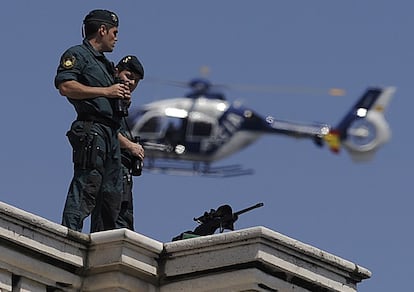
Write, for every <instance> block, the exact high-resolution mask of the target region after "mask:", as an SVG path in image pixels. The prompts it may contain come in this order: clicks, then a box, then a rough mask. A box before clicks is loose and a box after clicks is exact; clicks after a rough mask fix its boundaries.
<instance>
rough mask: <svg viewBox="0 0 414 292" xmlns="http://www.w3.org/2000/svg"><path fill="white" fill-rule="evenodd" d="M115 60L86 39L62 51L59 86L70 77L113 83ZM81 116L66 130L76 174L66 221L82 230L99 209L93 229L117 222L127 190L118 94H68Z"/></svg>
mask: <svg viewBox="0 0 414 292" xmlns="http://www.w3.org/2000/svg"><path fill="white" fill-rule="evenodd" d="M113 70H114V68H113V64H112V63H111V62H109V61H108V59H106V57H105V56H104V54H103V53H100V52H97V51H96V50H95V49H94V48H93V47H92V46H91V45H90V43H89V42H88V41H87V40H86V39H85V40H84V41H83V43H82V44H81V45H78V46H74V47H71V48H69V49H68V50H67V51H66V52H64V54H63V55H62V57H61V62H60V65H59V67H58V70H57V75H56V77H55V86H56V88H58V87H59V85H60V84H61V83H62V82H64V81H68V80H76V81H78V82H80V83H82V84H84V85H88V86H98V87H99V86H100V87H107V86H110V85H112V84H114V78H113V76H114V71H113ZM68 100H69V102H70V103H71V104H72V105H73V106H74V108H75V110H76V112H77V114H78V117H77V119H76V120H75V121H74V122H73V123H72V126H71V129H70V130H69V131H68V132H67V136H68V138H69V141H70V144H71V146H72V148H73V163H74V176H73V179H72V182H71V184H70V188H69V192H68V195H67V199H66V203H65V207H64V211H63V218H62V224H63V225H65V226H67V227H69V228H71V229H73V230H76V231H82V227H83V220H84V219H85V218H86V217H87V216H88V215H90V213H91V212H92V210H93V212H95V213H97V214H100V216H101V217H102V220H101V221H100V222H101V224H99V226H91V231H92V232H95V231H100V230H108V229H114V228H116V219H117V217H118V214H119V211H120V201H121V194H122V170H121V156H120V146H119V141H118V133H119V127H120V117H117V116H116V115H115V114H114V111H113V109H114V102H115V99H108V98H106V97H95V98H91V99H83V100H75V99H71V98H68Z"/></svg>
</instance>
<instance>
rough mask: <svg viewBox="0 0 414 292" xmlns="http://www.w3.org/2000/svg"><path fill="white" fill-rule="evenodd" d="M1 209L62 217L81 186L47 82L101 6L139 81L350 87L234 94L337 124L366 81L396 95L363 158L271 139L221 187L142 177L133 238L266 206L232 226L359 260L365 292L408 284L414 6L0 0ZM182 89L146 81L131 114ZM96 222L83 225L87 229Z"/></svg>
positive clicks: (352, 1) (162, 237) (172, 232)
mask: <svg viewBox="0 0 414 292" xmlns="http://www.w3.org/2000/svg"><path fill="white" fill-rule="evenodd" d="M0 6H1V8H2V11H3V13H2V17H1V18H0V27H1V30H2V34H1V36H2V39H3V41H2V45H1V46H0V54H1V56H2V57H3V59H2V68H3V70H2V72H3V73H2V78H1V81H0V84H1V85H2V86H1V88H2V107H1V108H2V114H1V116H0V121H1V122H0V131H1V133H2V134H3V138H2V139H1V141H2V143H1V151H0V163H1V168H0V174H1V184H0V200H2V201H4V202H6V203H8V204H11V205H14V206H16V207H18V208H21V209H23V210H26V211H28V212H31V213H34V214H37V215H40V216H42V217H45V218H47V219H49V220H51V221H53V222H57V223H59V222H60V219H61V213H62V209H63V204H64V201H65V198H66V193H67V188H68V185H69V182H70V179H71V176H72V165H71V157H70V151H71V150H70V146H69V144H68V142H67V140H66V137H65V133H66V131H67V129H68V128H69V126H70V123H71V122H72V120H73V119H74V117H75V112H74V110H73V108H72V106H71V105H70V104H69V103H68V102H67V101H66V99H65V98H64V97H61V96H60V95H59V94H58V92H57V91H56V90H55V88H54V86H53V78H54V75H55V72H56V68H57V65H58V62H59V57H60V55H61V54H62V52H63V51H64V50H65V49H66V48H68V47H69V46H72V45H75V44H79V43H80V42H81V22H82V19H83V18H84V16H85V15H86V14H87V13H88V12H89V11H90V10H92V9H95V8H106V9H110V10H113V11H115V12H116V13H117V14H118V15H119V18H120V32H119V41H118V44H117V46H116V49H115V51H114V52H113V53H111V54H108V55H107V56H108V58H109V59H111V60H114V61H118V60H119V59H120V58H121V57H123V56H124V55H126V54H135V55H138V56H139V57H140V59H141V60H142V62H143V64H144V67H145V72H146V76H148V77H153V78H158V79H164V80H166V79H168V80H181V81H186V80H188V79H190V78H192V77H197V76H198V75H199V69H200V67H201V66H208V67H209V68H210V71H211V72H210V75H209V78H210V79H211V81H212V82H217V83H229V84H246V85H256V86H287V87H291V86H300V87H308V88H329V87H341V88H344V89H346V91H347V95H346V96H343V97H331V96H328V95H324V94H320V95H317V94H282V93H263V92H262V93H257V92H233V91H229V92H226V95H227V98H228V99H229V100H242V101H243V102H244V104H245V105H248V106H250V107H251V108H252V109H254V110H256V111H257V112H258V113H261V114H262V115H268V114H269V115H273V116H274V117H276V118H280V119H288V120H297V121H310V122H313V121H318V122H326V123H329V124H335V123H337V122H338V121H339V120H340V118H341V117H342V116H343V115H344V114H345V112H346V111H347V110H348V109H349V107H350V106H351V105H352V104H353V103H354V102H355V100H356V99H357V98H358V97H359V95H360V94H362V93H363V91H364V90H365V88H366V87H368V86H372V85H379V86H386V85H393V86H396V87H397V93H396V96H395V98H394V100H393V101H392V103H391V104H390V107H389V110H388V112H387V113H386V117H387V120H388V121H389V123H390V125H391V128H392V130H393V137H392V140H391V141H390V142H389V143H388V144H387V145H385V146H384V147H383V148H381V149H380V150H379V152H378V153H377V155H376V157H375V159H374V160H373V161H371V162H369V163H366V164H355V163H353V162H352V161H351V159H350V157H349V156H348V155H347V153H345V152H343V153H341V154H340V155H338V156H336V155H334V154H332V153H330V152H329V151H328V150H327V149H326V148H323V149H319V148H317V147H315V146H314V145H313V143H312V142H311V141H306V140H295V139H290V138H286V137H282V136H265V137H263V138H262V139H260V140H259V141H258V142H257V143H256V144H254V145H252V146H250V147H249V148H247V149H245V150H243V151H241V152H240V153H237V154H236V155H234V156H231V157H230V158H228V159H226V160H224V161H221V162H220V164H234V163H241V164H243V165H244V166H246V167H251V168H254V169H255V171H256V172H255V174H254V175H252V176H243V177H236V178H228V179H211V178H200V177H181V176H166V175H155V174H148V173H144V175H143V176H142V177H139V178H136V179H135V192H134V195H135V197H134V200H135V201H134V207H135V214H136V215H135V225H136V229H137V232H139V233H142V234H144V235H146V236H149V237H151V238H154V239H156V240H159V241H162V242H166V241H169V240H170V239H171V238H172V237H174V236H176V235H177V234H179V233H180V232H182V231H184V230H189V229H194V228H195V227H196V225H195V222H193V220H192V218H193V217H195V216H200V215H201V214H203V212H204V211H205V210H209V209H211V208H217V207H218V206H219V205H222V204H230V205H232V206H233V208H234V209H235V210H238V209H242V208H245V207H247V206H250V205H252V204H255V203H257V202H263V203H264V207H262V208H260V209H257V210H254V211H252V212H250V213H247V214H245V215H243V216H242V217H240V218H239V220H238V221H237V222H236V225H235V226H236V229H241V228H247V227H252V226H258V225H261V226H266V227H268V228H271V229H273V230H275V231H277V232H280V233H283V234H285V235H287V236H290V237H292V238H295V239H297V240H300V241H302V242H305V243H308V244H311V245H313V246H316V247H318V248H320V249H323V250H326V251H328V252H331V253H333V254H335V255H338V256H340V257H343V258H345V259H348V260H350V261H353V262H356V263H358V264H360V265H362V266H364V267H366V268H368V269H369V270H370V271H372V273H373V276H372V278H371V279H369V280H365V281H364V282H363V283H362V284H360V285H359V291H363V292H374V291H375V292H378V291H407V290H408V287H411V286H412V283H411V282H412V281H411V274H412V270H413V269H412V262H413V260H414V252H413V248H412V246H413V242H414V234H413V228H412V222H413V221H414V214H413V212H412V208H413V203H414V199H413V196H412V193H411V190H412V185H411V179H413V175H412V173H413V162H414V161H413V160H414V159H413V154H412V152H411V148H412V144H413V138H412V120H411V119H412V118H411V114H410V113H411V112H412V107H413V106H414V101H413V99H412V91H410V90H412V78H413V75H414V74H413V52H414V37H413V29H414V18H413V17H412V11H413V8H414V4H410V1H402V0H399V1H398V0H397V1H385V0H365V1H357V0H348V1H332V0H331V1H327V0H324V1H322V0H321V1H319V0H318V1H316V0H315V1H308V0H302V1H299V0H290V1H281V0H279V1H277V0H273V1H271V0H268V1H265V0H262V1H240V0H238V1H236V0H228V1H218V0H210V1H203V2H201V1H190V0H188V1H181V0H177V1H164V2H161V1H151V2H150V1H146V2H144V1H122V2H121V1H95V0H93V1H92V0H91V1H87V2H86V1H71V2H65V3H63V2H60V1H21V0H15V1H3V2H2V3H1V4H0ZM185 92H186V90H183V89H182V88H176V87H171V86H165V85H161V84H157V83H154V82H150V79H149V78H148V81H147V80H146V79H145V80H144V81H143V82H142V84H141V85H140V87H139V88H138V90H137V92H136V93H135V97H134V98H135V100H134V103H135V104H141V103H146V102H151V101H154V100H158V99H161V98H169V97H177V96H180V95H182V94H183V93H185ZM88 229H89V226H87V230H88Z"/></svg>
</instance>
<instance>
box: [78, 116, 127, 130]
mask: <svg viewBox="0 0 414 292" xmlns="http://www.w3.org/2000/svg"><path fill="white" fill-rule="evenodd" d="M76 119H77V120H78V121H90V122H96V123H98V124H102V125H104V126H107V127H110V128H112V129H118V128H119V127H120V126H121V125H120V123H118V122H116V121H114V120H112V119H110V118H107V117H103V116H97V115H93V114H87V113H80V114H78V117H77V118H76Z"/></svg>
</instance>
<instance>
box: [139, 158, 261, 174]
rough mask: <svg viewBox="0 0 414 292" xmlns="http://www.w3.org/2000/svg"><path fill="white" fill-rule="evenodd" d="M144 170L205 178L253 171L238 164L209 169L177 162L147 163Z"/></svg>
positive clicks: (209, 167) (189, 163) (203, 165)
mask: <svg viewBox="0 0 414 292" xmlns="http://www.w3.org/2000/svg"><path fill="white" fill-rule="evenodd" d="M145 170H147V171H149V172H151V173H161V174H169V175H183V176H205V177H221V178H224V177H235V176H242V175H251V174H253V173H254V171H253V169H245V168H243V167H242V166H241V165H239V164H233V165H225V166H216V167H211V166H210V165H209V164H206V163H200V162H188V163H184V162H179V161H169V160H163V161H158V160H157V161H154V160H153V161H148V163H146V164H145Z"/></svg>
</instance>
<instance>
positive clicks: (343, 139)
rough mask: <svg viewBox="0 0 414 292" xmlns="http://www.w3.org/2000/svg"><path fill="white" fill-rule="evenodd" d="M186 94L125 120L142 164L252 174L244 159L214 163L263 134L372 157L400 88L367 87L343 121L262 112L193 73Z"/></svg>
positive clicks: (386, 134)
mask: <svg viewBox="0 0 414 292" xmlns="http://www.w3.org/2000/svg"><path fill="white" fill-rule="evenodd" d="M188 86H189V87H190V89H191V91H190V92H189V93H187V94H186V95H184V96H182V97H176V98H169V99H164V100H158V101H154V102H151V103H149V104H146V105H143V106H141V107H139V108H133V109H131V110H130V113H129V115H128V117H127V124H128V126H129V128H130V131H131V134H132V135H133V136H139V139H140V144H141V145H143V147H144V149H145V161H144V169H146V170H148V171H150V172H155V173H164V174H183V175H201V176H210V177H231V176H240V175H248V174H252V173H253V172H254V171H253V170H252V169H246V168H244V167H243V166H241V165H238V164H236V165H227V166H212V164H213V163H215V162H217V161H219V160H221V159H224V158H226V157H228V156H230V155H232V154H234V153H236V152H238V151H240V150H242V149H244V148H245V147H247V146H249V145H251V144H252V143H254V142H255V141H256V140H258V139H259V138H260V137H261V136H262V135H264V134H278V135H285V136H288V137H295V138H305V139H311V140H313V141H314V142H315V144H316V145H317V146H320V147H321V146H323V145H327V146H328V147H329V149H330V150H331V151H332V152H334V153H339V151H340V149H341V148H342V147H343V148H345V149H346V150H347V151H348V152H349V154H350V156H351V158H352V159H353V160H355V161H368V160H371V159H372V158H373V156H374V154H375V152H376V151H377V150H378V149H379V148H380V147H381V146H382V145H383V144H385V143H386V142H387V141H388V140H389V139H390V137H391V130H390V127H389V125H388V122H387V121H386V120H385V117H384V111H385V109H386V107H387V105H388V104H389V102H390V100H391V99H392V97H393V95H394V93H395V91H396V88H395V87H392V86H389V87H369V88H367V89H366V91H365V92H364V93H363V95H362V97H360V98H359V100H357V102H356V103H355V104H354V105H353V106H352V107H351V109H350V110H349V111H348V112H347V113H346V115H345V116H344V117H343V118H342V119H341V120H340V122H339V123H338V124H337V125H336V126H334V127H332V126H330V125H329V124H325V123H298V122H292V121H285V120H278V119H275V118H274V117H272V116H266V117H264V116H261V115H259V114H258V113H256V112H255V111H253V110H252V109H250V108H249V107H246V106H244V105H242V104H241V103H240V102H229V101H228V100H226V98H225V96H224V94H223V93H222V92H220V91H216V90H214V89H213V86H212V84H211V83H210V81H208V80H207V79H204V78H195V79H192V80H191V81H190V82H189V83H188Z"/></svg>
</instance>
